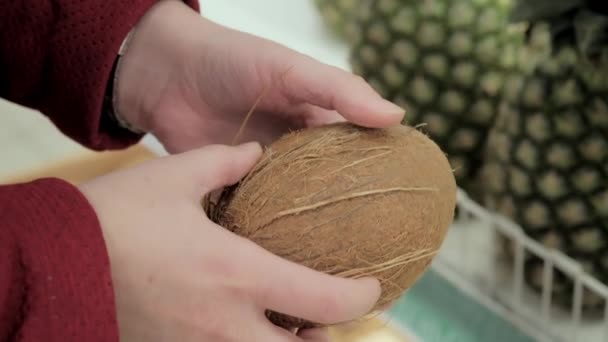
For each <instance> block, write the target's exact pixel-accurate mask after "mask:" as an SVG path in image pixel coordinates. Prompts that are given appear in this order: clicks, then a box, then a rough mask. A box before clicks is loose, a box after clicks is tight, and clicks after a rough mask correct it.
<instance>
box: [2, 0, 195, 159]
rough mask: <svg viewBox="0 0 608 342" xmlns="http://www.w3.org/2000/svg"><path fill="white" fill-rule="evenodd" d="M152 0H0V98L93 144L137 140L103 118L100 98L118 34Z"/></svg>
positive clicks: (192, 0) (119, 40)
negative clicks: (37, 112)
mask: <svg viewBox="0 0 608 342" xmlns="http://www.w3.org/2000/svg"><path fill="white" fill-rule="evenodd" d="M157 1H158V0H130V1H124V0H87V1H82V0H19V1H14V0H0V13H2V20H0V97H4V98H6V99H8V100H10V101H13V102H17V103H19V104H22V105H24V106H27V107H30V108H34V109H37V110H39V111H41V112H42V113H43V114H45V115H47V116H48V117H49V118H50V120H51V121H52V122H53V123H54V124H55V125H56V126H57V127H58V128H59V130H61V131H62V132H63V133H64V134H65V135H67V136H69V137H70V138H72V139H73V140H75V141H77V142H79V143H80V144H82V145H84V146H87V147H89V148H91V149H95V150H102V149H115V148H122V147H126V146H128V145H130V144H133V143H135V142H137V141H138V140H139V139H140V138H141V136H139V135H135V134H132V133H131V132H129V131H127V130H124V129H121V128H119V127H118V125H115V124H114V122H113V120H111V119H109V118H108V117H107V116H104V115H102V109H103V99H104V95H105V93H106V86H107V85H108V81H109V80H110V76H111V72H112V69H113V66H114V62H115V60H116V57H117V53H118V51H119V48H120V45H121V44H122V42H123V39H124V38H125V37H126V36H127V34H128V33H129V31H130V30H131V29H132V28H133V27H134V26H135V24H136V23H137V21H138V20H139V19H140V18H141V17H142V16H143V14H144V13H145V12H146V11H147V10H148V9H149V8H150V7H151V6H153V5H154V4H155V3H156V2H157ZM186 2H187V3H188V5H190V6H191V7H192V8H193V9H195V10H197V11H198V10H199V8H198V2H197V1H196V0H187V1H186Z"/></svg>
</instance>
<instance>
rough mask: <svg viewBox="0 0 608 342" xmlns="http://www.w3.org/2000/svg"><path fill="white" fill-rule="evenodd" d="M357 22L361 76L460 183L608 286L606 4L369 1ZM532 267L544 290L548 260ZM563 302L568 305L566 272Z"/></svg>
mask: <svg viewBox="0 0 608 342" xmlns="http://www.w3.org/2000/svg"><path fill="white" fill-rule="evenodd" d="M342 13H343V16H345V15H347V14H344V13H346V12H342ZM349 15H350V16H351V19H350V20H351V21H350V23H351V24H350V25H351V26H352V27H351V29H350V32H352V33H353V34H354V36H352V37H350V38H349V39H350V40H349V44H350V62H351V65H352V69H353V72H354V73H356V74H358V75H361V76H362V77H363V78H364V79H365V80H366V81H368V82H369V83H370V84H371V85H372V86H373V87H374V88H375V89H376V90H377V91H378V92H379V93H380V94H381V95H382V96H384V97H385V98H387V99H389V100H391V101H393V102H395V103H397V104H398V105H400V106H402V107H404V108H405V109H406V111H407V113H406V117H405V121H404V123H405V124H407V125H411V126H417V127H419V129H420V130H423V131H424V132H427V133H428V134H429V136H430V138H431V139H433V140H434V141H436V142H437V144H438V145H439V147H440V148H441V149H442V150H443V151H445V152H446V154H447V156H448V158H449V161H450V165H451V167H452V168H453V169H454V171H455V175H456V181H457V184H458V185H459V186H460V187H461V188H462V189H463V190H465V191H466V192H468V193H469V195H470V196H471V197H472V198H473V199H475V200H476V201H478V202H479V203H481V204H482V205H484V206H485V207H486V208H488V209H491V210H493V211H495V212H497V213H499V214H502V215H504V216H505V217H507V218H509V219H511V220H513V221H514V222H515V223H517V224H518V225H520V226H521V227H522V228H523V230H524V233H525V234H527V235H528V236H530V237H532V238H533V239H535V240H537V241H539V242H540V243H542V244H543V245H545V246H546V247H547V248H549V249H552V248H555V249H558V250H560V251H562V252H564V253H565V254H567V255H569V256H570V257H572V258H573V259H575V260H576V261H579V262H580V263H581V265H582V267H583V268H584V269H585V270H586V271H588V272H589V273H590V274H591V275H592V276H594V277H596V278H597V279H599V280H600V281H602V282H604V283H606V284H608V2H606V1H603V0H377V1H371V0H367V1H366V0H363V1H361V2H359V6H357V7H356V8H355V10H354V11H353V12H351V13H350V14H349ZM342 20H344V19H342ZM503 242H504V241H503ZM499 247H500V248H501V249H502V250H504V251H506V252H507V254H508V255H510V259H511V260H513V255H512V254H510V253H511V252H512V246H510V245H508V244H507V245H501V246H499ZM525 263H526V264H525V280H526V283H527V284H528V285H529V286H530V288H533V289H536V290H540V287H541V285H542V277H543V261H542V260H540V259H538V258H536V257H533V256H531V255H530V254H529V253H527V254H526V258H525ZM553 293H554V302H557V303H559V304H561V307H563V308H566V309H570V308H571V305H572V302H573V284H572V281H570V277H568V276H566V275H564V274H561V273H559V272H556V274H555V276H554V280H553ZM583 302H584V307H585V309H586V310H585V313H591V312H598V313H599V312H601V311H602V310H603V307H604V305H605V303H604V302H603V300H600V299H599V297H598V296H596V295H593V294H592V293H590V292H589V291H587V289H584V297H583ZM596 309H597V310H596Z"/></svg>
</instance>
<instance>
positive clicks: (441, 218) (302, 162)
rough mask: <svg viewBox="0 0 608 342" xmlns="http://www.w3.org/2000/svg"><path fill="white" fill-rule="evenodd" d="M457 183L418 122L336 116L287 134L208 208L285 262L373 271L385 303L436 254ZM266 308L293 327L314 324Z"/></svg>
mask: <svg viewBox="0 0 608 342" xmlns="http://www.w3.org/2000/svg"><path fill="white" fill-rule="evenodd" d="M456 189H457V187H456V182H455V178H454V175H453V172H452V169H451V167H450V165H449V162H448V160H447V158H446V156H445V154H444V153H443V152H442V150H441V149H440V148H439V147H438V146H437V145H436V144H435V143H434V142H433V141H432V140H431V139H429V138H428V137H427V136H426V135H425V134H423V133H421V132H419V131H418V130H416V129H414V128H412V127H408V126H404V125H399V126H397V127H393V128H389V129H369V128H362V127H357V126H354V125H352V124H349V123H339V124H332V125H329V126H324V127H318V128H310V129H305V130H300V131H295V132H292V133H290V134H287V135H285V136H284V137H282V138H280V139H279V140H277V141H276V142H274V143H273V144H271V145H270V146H269V147H268V148H267V149H266V150H265V152H264V155H263V156H262V158H261V160H260V161H259V162H258V164H257V165H256V166H254V168H253V169H252V171H251V172H250V173H249V174H248V175H247V176H246V177H245V178H244V179H243V180H242V181H241V182H240V183H238V184H237V185H235V186H233V187H230V188H227V189H225V190H224V192H223V193H222V194H221V196H219V199H216V200H215V201H214V202H207V203H206V205H205V207H206V210H207V213H208V215H209V217H210V218H211V219H212V220H213V221H215V222H217V223H219V224H221V225H222V226H223V227H226V228H227V229H229V230H231V231H232V232H234V233H236V234H237V235H240V236H243V237H246V238H248V239H250V240H252V241H254V242H255V243H257V244H258V245H260V246H262V247H263V248H265V249H267V250H268V251H270V252H272V253H274V254H276V255H278V256H280V257H283V258H285V259H287V260H291V261H293V262H296V263H299V264H301V265H305V266H307V267H310V268H312V269H315V270H318V271H322V272H325V273H328V274H333V275H338V276H343V277H349V278H359V277H364V276H372V277H376V278H377V279H379V280H380V283H381V287H382V295H381V298H380V300H379V301H378V303H377V306H376V308H375V309H378V310H380V309H382V308H385V307H387V306H389V305H390V304H392V303H394V302H395V300H397V299H398V298H399V297H400V296H401V295H402V294H403V293H404V292H405V291H406V290H407V289H408V288H410V287H411V286H412V285H413V284H414V283H415V282H416V280H417V279H419V277H420V276H421V275H422V274H423V273H424V271H425V270H426V269H427V267H428V266H429V264H430V263H431V261H432V260H433V257H434V256H435V255H436V253H437V252H438V249H439V248H440V246H441V244H442V242H443V240H444V238H445V236H446V233H447V229H448V227H449V226H450V225H451V223H452V220H453V216H454V209H455V205H456ZM268 316H269V318H270V320H271V321H272V322H274V323H275V324H277V325H279V326H282V327H285V328H290V329H291V328H301V327H311V326H316V325H317V324H316V322H307V321H304V320H302V319H299V318H296V317H289V316H285V315H282V314H281V313H276V312H268Z"/></svg>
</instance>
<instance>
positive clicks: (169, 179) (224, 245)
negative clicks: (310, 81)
mask: <svg viewBox="0 0 608 342" xmlns="http://www.w3.org/2000/svg"><path fill="white" fill-rule="evenodd" d="M260 155H261V148H260V146H259V145H258V144H255V143H250V144H245V145H241V146H236V147H229V146H223V145H209V146H206V147H203V148H201V149H198V150H193V151H190V152H185V153H182V154H177V155H173V156H169V157H164V158H159V159H157V160H153V161H150V162H147V163H144V164H141V165H139V166H136V167H133V168H130V169H126V170H122V171H117V172H115V173H111V174H108V175H106V176H103V177H100V178H97V179H95V180H92V181H90V182H88V183H85V184H83V185H82V186H81V191H82V192H83V193H84V194H85V196H86V197H87V198H88V199H89V201H90V202H91V204H92V205H93V207H94V208H95V210H96V212H97V214H98V217H99V220H100V223H101V226H102V229H103V234H104V237H105V241H106V245H107V249H108V253H109V256H110V262H111V267H112V278H113V286H114V292H115V296H116V306H117V314H118V321H119V327H120V336H121V340H122V341H197V342H200V341H217V342H221V341H230V342H237V341H238V342H241V341H264V342H288V341H305V340H306V341H316V342H320V341H326V340H327V336H326V335H325V334H324V333H322V332H320V331H307V332H304V333H303V334H301V335H300V336H295V335H293V334H291V333H289V332H287V331H286V330H284V329H281V328H279V327H276V326H274V325H273V324H272V323H270V322H269V321H268V320H267V319H266V317H265V315H264V312H265V310H266V309H270V310H274V311H277V312H282V313H285V314H289V315H292V316H296V317H302V318H304V319H308V320H312V321H316V322H322V323H336V322H342V321H349V320H352V319H356V318H359V317H361V316H362V315H365V314H367V313H368V312H369V311H370V310H371V308H372V307H373V306H374V304H375V303H376V301H377V299H378V296H379V294H380V287H379V284H378V282H377V280H375V279H359V280H350V279H342V278H338V277H333V276H329V275H326V274H323V273H319V272H316V271H313V270H310V269H308V268H305V267H303V266H300V265H297V264H294V263H291V262H289V261H286V260H284V259H281V258H279V257H277V256H275V255H274V254H271V253H270V252H268V251H266V250H264V249H262V248H260V247H259V246H257V245H256V244H254V243H252V242H251V241H249V240H247V239H244V238H241V237H239V236H236V235H235V234H233V233H231V232H229V231H228V230H226V229H224V228H222V227H220V226H218V225H216V224H214V223H213V222H212V221H210V220H209V219H208V218H207V217H206V216H205V213H204V211H203V209H202V207H201V205H200V200H201V197H202V196H203V195H204V194H206V193H208V192H210V191H213V190H216V189H219V188H221V187H223V186H226V185H230V184H234V183H236V182H238V181H239V180H240V179H241V178H242V177H243V176H244V175H245V174H246V173H247V172H248V171H249V170H250V169H251V168H252V167H253V165H254V164H255V162H256V161H257V160H258V158H259V157H260Z"/></svg>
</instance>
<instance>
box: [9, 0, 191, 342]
mask: <svg viewBox="0 0 608 342" xmlns="http://www.w3.org/2000/svg"><path fill="white" fill-rule="evenodd" d="M155 2H156V1H155V0H131V1H125V0H122V1H121V0H86V1H83V0H0V13H1V14H0V15H1V16H2V19H1V20H0V97H3V98H6V99H8V100H10V101H13V102H17V103H20V104H22V105H25V106H28V107H31V108H34V109H38V110H40V111H41V112H42V113H43V114H45V115H47V116H48V117H49V118H50V119H51V121H52V122H53V123H55V124H56V126H57V127H58V128H59V129H60V130H61V131H62V132H63V133H64V134H66V135H67V136H68V137H70V138H72V139H74V140H75V141H77V142H79V143H81V144H83V145H84V146H87V147H89V148H92V149H96V150H103V149H116V148H122V147H127V146H129V145H131V144H133V143H135V142H136V141H137V140H138V139H139V138H140V136H137V135H134V134H131V133H129V132H128V131H126V130H124V129H120V128H119V127H117V126H116V125H115V124H114V123H113V122H112V121H111V120H108V119H107V118H106V117H104V116H103V115H102V103H103V96H104V94H105V91H106V85H107V83H108V80H109V79H110V77H111V70H112V65H113V63H114V61H115V58H116V54H117V52H118V49H119V47H120V44H121V43H122V41H123V39H124V38H125V37H126V35H127V33H128V32H129V31H130V30H131V29H132V28H133V27H134V26H135V24H136V23H137V21H138V20H139V19H140V18H141V17H142V16H143V15H144V14H145V12H146V11H147V10H148V9H149V8H150V7H151V6H152V5H153V4H154V3H155ZM186 3H188V5H190V6H191V7H192V8H193V9H195V10H197V11H198V9H199V8H198V3H197V2H196V1H195V0H188V1H186ZM0 115H1V113H0ZM118 336H119V334H118V325H117V322H116V311H115V303H114V296H113V289H112V283H111V271H110V266H109V258H108V255H107V251H106V248H105V243H104V240H103V235H102V231H101V227H100V225H99V221H98V219H97V216H96V214H95V212H94V210H93V208H92V207H91V206H90V204H89V203H88V201H87V200H86V198H85V197H84V196H83V195H82V194H81V193H80V192H79V191H78V189H77V188H76V187H74V186H72V185H71V184H69V183H67V182H64V181H61V180H58V179H43V180H37V181H34V182H30V183H26V184H17V185H5V186H0V341H1V342H5V341H11V342H12V341H20V342H34V341H36V342H38V341H45V342H55V341H61V342H68V341H87V342H89V341H118Z"/></svg>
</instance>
